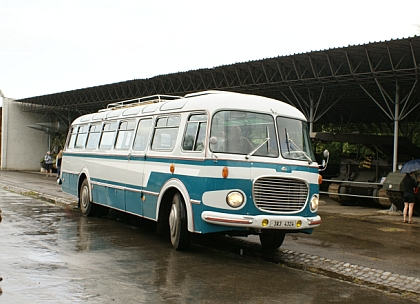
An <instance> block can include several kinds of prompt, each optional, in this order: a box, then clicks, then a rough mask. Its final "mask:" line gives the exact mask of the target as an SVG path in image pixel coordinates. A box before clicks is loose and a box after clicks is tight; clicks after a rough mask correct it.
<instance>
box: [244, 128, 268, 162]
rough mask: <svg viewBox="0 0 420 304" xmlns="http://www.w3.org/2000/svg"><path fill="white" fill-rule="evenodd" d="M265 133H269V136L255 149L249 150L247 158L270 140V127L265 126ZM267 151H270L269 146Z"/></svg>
mask: <svg viewBox="0 0 420 304" xmlns="http://www.w3.org/2000/svg"><path fill="white" fill-rule="evenodd" d="M265 133H266V134H267V138H266V139H264V141H263V142H262V143H260V144H259V145H258V146H257V147H256V148H255V149H254V150H252V151H251V152H249V153H248V154H247V155H246V156H245V158H246V159H248V158H249V157H250V156H251V155H253V154H254V153H255V152H257V151H258V149H259V148H261V147H262V146H264V145H265V144H266V143H267V142H268V141H269V140H270V131H269V130H268V127H267V126H266V127H265ZM267 153H268V148H267Z"/></svg>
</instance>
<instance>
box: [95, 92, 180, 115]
mask: <svg viewBox="0 0 420 304" xmlns="http://www.w3.org/2000/svg"><path fill="white" fill-rule="evenodd" d="M181 98H184V97H181V96H172V95H151V96H146V97H140V98H135V99H129V100H123V101H118V102H113V103H110V104H108V105H107V107H106V109H102V110H99V112H102V111H108V110H117V109H121V108H126V107H135V106H139V105H146V104H150V103H158V102H164V101H169V100H175V99H181Z"/></svg>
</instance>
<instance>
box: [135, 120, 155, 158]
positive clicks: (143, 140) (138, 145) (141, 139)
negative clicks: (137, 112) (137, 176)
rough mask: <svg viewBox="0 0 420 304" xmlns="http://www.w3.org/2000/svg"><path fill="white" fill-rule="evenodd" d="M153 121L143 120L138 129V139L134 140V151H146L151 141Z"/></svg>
mask: <svg viewBox="0 0 420 304" xmlns="http://www.w3.org/2000/svg"><path fill="white" fill-rule="evenodd" d="M151 127H152V119H151V118H147V119H141V120H140V121H139V125H138V128H137V133H136V138H134V144H133V150H135V151H144V150H145V149H146V147H147V142H148V141H149V135H150V130H151V129H152V128H151Z"/></svg>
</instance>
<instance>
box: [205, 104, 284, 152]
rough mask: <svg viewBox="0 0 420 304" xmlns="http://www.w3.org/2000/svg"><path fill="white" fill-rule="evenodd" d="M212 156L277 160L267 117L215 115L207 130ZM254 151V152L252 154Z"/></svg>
mask: <svg viewBox="0 0 420 304" xmlns="http://www.w3.org/2000/svg"><path fill="white" fill-rule="evenodd" d="M210 137H211V138H212V139H213V140H211V144H210V149H211V150H212V151H213V152H220V153H233V154H245V155H246V154H249V153H251V152H253V153H252V155H255V156H266V157H278V155H279V151H278V144H277V138H276V132H275V127H274V119H273V117H272V116H271V115H268V114H260V113H254V112H246V111H236V110H234V111H227V110H225V111H219V112H217V113H216V114H215V115H214V116H213V121H212V126H211V130H210ZM255 149H257V150H256V151H254V150H255Z"/></svg>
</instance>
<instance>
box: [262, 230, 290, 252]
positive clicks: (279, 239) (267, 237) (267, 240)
mask: <svg viewBox="0 0 420 304" xmlns="http://www.w3.org/2000/svg"><path fill="white" fill-rule="evenodd" d="M259 236H260V243H261V246H262V247H263V249H264V250H269V251H272V250H277V249H278V248H280V246H281V245H282V244H283V241H284V237H285V236H286V233H285V232H284V231H281V230H261V234H260V235H259Z"/></svg>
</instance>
